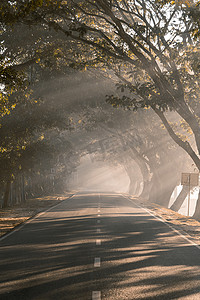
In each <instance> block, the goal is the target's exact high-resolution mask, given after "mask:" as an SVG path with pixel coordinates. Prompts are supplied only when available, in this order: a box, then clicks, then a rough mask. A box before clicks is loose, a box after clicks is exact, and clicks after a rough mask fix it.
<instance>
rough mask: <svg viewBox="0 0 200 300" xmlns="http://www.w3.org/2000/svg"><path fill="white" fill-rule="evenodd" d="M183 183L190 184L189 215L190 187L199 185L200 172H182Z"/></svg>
mask: <svg viewBox="0 0 200 300" xmlns="http://www.w3.org/2000/svg"><path fill="white" fill-rule="evenodd" d="M181 184H182V185H185V186H188V188H189V191H188V217H189V213H190V189H191V187H194V186H198V185H199V173H182V174H181Z"/></svg>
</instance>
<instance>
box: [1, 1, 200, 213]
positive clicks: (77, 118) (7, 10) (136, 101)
mask: <svg viewBox="0 0 200 300" xmlns="http://www.w3.org/2000/svg"><path fill="white" fill-rule="evenodd" d="M199 5H200V4H199V2H198V1H158V0H154V1H128V0H122V1H118V0H113V1H108V0H96V1H81V0H80V1H76V0H74V1H62V0H57V1H55V0H40V1H39V0H38V1H37V0H36V1H30V0H24V1H22V0H19V1H17V2H16V1H6V0H2V1H1V3H0V15H1V21H0V26H1V36H2V43H1V55H0V61H1V66H0V72H1V101H0V111H1V117H0V136H1V145H0V164H1V171H0V192H1V194H0V195H1V206H2V207H7V206H8V205H13V204H15V203H19V202H20V201H22V202H23V201H26V199H27V197H37V196H40V195H45V194H47V193H56V192H58V191H63V190H65V189H67V188H68V185H67V183H68V181H69V178H70V177H71V176H72V174H73V172H74V171H75V170H76V169H77V167H78V166H79V164H80V158H81V157H82V156H84V155H86V154H89V155H92V156H93V158H94V159H96V160H102V161H105V163H107V164H108V165H109V164H110V165H120V166H123V168H124V170H125V171H126V173H127V176H128V177H129V179H130V186H129V191H128V192H129V193H130V194H138V191H139V186H141V183H142V191H141V195H140V197H141V198H145V199H148V200H149V201H150V202H155V203H158V204H160V205H162V206H165V207H167V206H168V204H169V199H170V197H171V194H172V192H173V191H174V189H175V187H176V186H177V185H178V184H179V183H180V176H181V172H184V171H186V172H193V170H194V166H195V167H196V169H197V170H198V171H199V170H200V156H199V155H200V121H199V120H200V104H199V96H200V93H199V91H200V89H199V87H200V77H199V72H200V44H199V29H200V24H199V19H200V18H199V16H200V9H199V7H200V6H199ZM187 193H188V191H187V190H186V189H184V188H183V190H182V192H181V193H180V194H179V195H178V197H177V199H176V200H175V202H174V203H173V205H172V207H171V208H172V209H174V210H176V211H177V210H178V209H179V208H180V207H181V205H182V203H183V201H184V199H185V197H186V195H187ZM194 217H195V218H196V219H200V196H199V199H198V201H197V205H196V210H195V214H194Z"/></svg>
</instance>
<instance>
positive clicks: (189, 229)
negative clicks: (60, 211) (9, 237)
mask: <svg viewBox="0 0 200 300" xmlns="http://www.w3.org/2000/svg"><path fill="white" fill-rule="evenodd" d="M71 195H73V193H67V194H65V195H63V194H62V195H54V196H46V197H41V198H35V199H29V200H27V202H26V203H23V204H20V205H15V206H13V207H11V208H7V209H0V237H1V236H3V235H5V234H6V233H8V232H10V231H11V230H13V229H14V227H16V226H18V225H19V224H21V223H23V222H25V221H26V220H28V219H30V218H31V217H33V216H35V215H37V214H38V213H39V212H41V211H45V210H47V209H48V208H50V207H51V206H54V205H56V204H58V203H60V202H61V201H63V200H65V199H67V198H69V197H70V196H71ZM126 196H127V197H128V198H129V199H132V200H133V201H134V202H135V203H136V204H138V205H139V206H141V207H143V208H147V209H149V210H150V212H151V213H153V214H154V215H155V216H157V217H159V218H161V219H162V220H163V221H164V222H166V223H167V224H169V225H171V226H173V228H175V229H177V230H179V231H180V232H181V233H182V234H184V235H186V236H187V237H188V238H189V239H190V240H191V239H192V241H193V242H195V243H196V244H198V245H200V222H198V221H196V220H194V219H192V218H191V217H186V216H183V215H180V214H178V213H176V212H174V211H172V210H171V209H168V208H164V207H161V206H159V205H157V204H154V203H149V202H147V201H146V200H145V199H140V198H136V197H130V196H129V195H126Z"/></svg>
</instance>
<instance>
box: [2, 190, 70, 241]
mask: <svg viewBox="0 0 200 300" xmlns="http://www.w3.org/2000/svg"><path fill="white" fill-rule="evenodd" d="M69 196H70V194H65V195H54V196H46V197H39V198H34V199H29V200H27V201H26V203H21V204H18V205H15V206H13V207H9V208H6V209H0V236H2V235H4V234H6V233H7V232H9V231H10V230H12V229H13V228H14V227H16V226H17V225H19V224H21V223H23V222H25V221H26V220H28V219H30V218H31V217H33V216H35V215H36V214H38V213H39V212H41V211H43V210H46V209H48V208H49V207H51V206H53V205H56V204H57V203H59V202H61V201H62V200H64V199H66V198H68V197H69Z"/></svg>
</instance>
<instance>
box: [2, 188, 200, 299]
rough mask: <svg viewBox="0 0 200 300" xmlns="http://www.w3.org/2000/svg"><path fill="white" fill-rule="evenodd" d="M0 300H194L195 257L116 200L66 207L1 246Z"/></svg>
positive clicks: (143, 214)
mask: <svg viewBox="0 0 200 300" xmlns="http://www.w3.org/2000/svg"><path fill="white" fill-rule="evenodd" d="M0 246H1V248H0V299H1V300H3V299H9V300H12V299H20V300H21V299H23V300H24V299H34V300H39V299H40V300H47V299H48V300H49V299H59V300H60V299H70V300H72V299H74V300H79V299H87V300H89V299H93V300H99V299H108V300H113V299H115V300H125V299H162V300H163V299H167V300H169V299H200V249H198V248H197V247H195V246H194V245H192V244H190V243H189V242H188V241H187V240H186V239H184V238H183V237H181V236H180V235H178V234H177V233H176V232H174V231H173V230H172V229H170V228H169V227H168V226H167V225H166V224H165V223H163V222H161V221H159V220H158V219H156V218H154V217H153V216H152V215H150V214H149V213H148V212H147V211H145V210H144V209H142V208H140V207H138V206H137V204H135V203H134V202H132V201H131V200H129V199H128V198H126V197H124V196H123V195H120V194H114V193H113V194H111V193H110V194H109V193H107V194H106V193H101V194H98V193H84V194H81V193H79V194H77V195H75V196H73V197H72V198H70V199H67V200H65V201H63V202H62V203H60V204H59V205H57V206H55V207H53V208H51V209H50V210H49V211H47V212H45V213H43V214H40V215H38V216H37V217H36V218H34V219H33V220H31V221H30V222H28V223H27V224H26V225H25V226H22V227H21V228H20V229H19V230H17V231H15V232H13V233H12V234H11V235H8V236H7V237H6V238H4V239H2V240H0Z"/></svg>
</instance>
